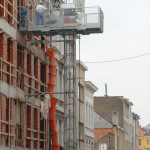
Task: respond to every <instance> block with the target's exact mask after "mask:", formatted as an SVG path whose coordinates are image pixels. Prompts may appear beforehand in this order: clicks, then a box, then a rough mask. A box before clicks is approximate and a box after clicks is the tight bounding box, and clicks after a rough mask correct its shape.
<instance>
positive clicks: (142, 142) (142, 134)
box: [139, 128, 150, 150]
mask: <svg viewBox="0 0 150 150" xmlns="http://www.w3.org/2000/svg"><path fill="white" fill-rule="evenodd" d="M139 150H150V134H149V133H148V132H147V130H146V128H140V129H139Z"/></svg>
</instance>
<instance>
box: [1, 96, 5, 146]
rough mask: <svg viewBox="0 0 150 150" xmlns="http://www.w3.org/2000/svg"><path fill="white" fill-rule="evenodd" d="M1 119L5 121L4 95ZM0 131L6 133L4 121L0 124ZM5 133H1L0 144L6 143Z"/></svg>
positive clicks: (3, 97)
mask: <svg viewBox="0 0 150 150" xmlns="http://www.w3.org/2000/svg"><path fill="white" fill-rule="evenodd" d="M1 119H2V120H3V121H6V96H5V95H2V108H1ZM1 131H2V132H4V133H6V123H2V124H1ZM5 138H6V135H1V145H5V144H6V140H5Z"/></svg>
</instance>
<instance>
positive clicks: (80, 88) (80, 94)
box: [78, 83, 83, 101]
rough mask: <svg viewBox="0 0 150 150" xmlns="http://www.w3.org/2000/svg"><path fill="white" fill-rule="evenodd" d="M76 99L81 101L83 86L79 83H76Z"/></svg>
mask: <svg viewBox="0 0 150 150" xmlns="http://www.w3.org/2000/svg"><path fill="white" fill-rule="evenodd" d="M78 99H79V100H80V101H83V86H82V85H81V84H80V83H79V84H78Z"/></svg>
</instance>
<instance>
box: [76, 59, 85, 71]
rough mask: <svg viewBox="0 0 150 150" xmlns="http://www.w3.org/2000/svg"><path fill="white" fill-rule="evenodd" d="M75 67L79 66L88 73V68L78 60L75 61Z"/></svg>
mask: <svg viewBox="0 0 150 150" xmlns="http://www.w3.org/2000/svg"><path fill="white" fill-rule="evenodd" d="M76 63H77V65H79V64H80V65H81V67H82V68H83V69H84V70H85V71H88V67H87V66H86V65H85V64H84V63H83V62H82V61H81V60H80V61H79V60H76Z"/></svg>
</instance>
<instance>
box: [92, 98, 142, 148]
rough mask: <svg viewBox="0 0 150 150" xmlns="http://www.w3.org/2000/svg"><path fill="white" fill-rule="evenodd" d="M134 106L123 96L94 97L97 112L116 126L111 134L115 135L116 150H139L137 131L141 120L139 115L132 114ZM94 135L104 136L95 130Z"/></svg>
mask: <svg viewBox="0 0 150 150" xmlns="http://www.w3.org/2000/svg"><path fill="white" fill-rule="evenodd" d="M132 105H133V104H132V102H130V101H129V100H128V99H126V98H124V97H123V96H104V97H94V110H95V112H96V113H98V114H99V115H101V116H103V117H105V118H107V120H109V121H110V122H111V123H113V124H114V125H116V127H115V130H114V131H113V132H111V133H113V134H114V135H115V149H117V150H135V149H136V150H138V148H137V145H138V140H137V137H138V133H137V131H138V128H139V122H138V120H139V119H140V118H139V116H138V115H137V114H134V113H132V111H131V106H132ZM98 129H101V128H98ZM102 129H103V130H105V129H104V128H102ZM119 132H120V133H119ZM104 133H105V132H104ZM94 134H95V135H97V134H100V135H99V136H102V135H103V132H102V133H100V132H98V133H97V129H95V130H94ZM101 134H102V135H101ZM105 134H106V133H105ZM117 139H121V141H122V142H121V141H120V142H118V140H117Z"/></svg>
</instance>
